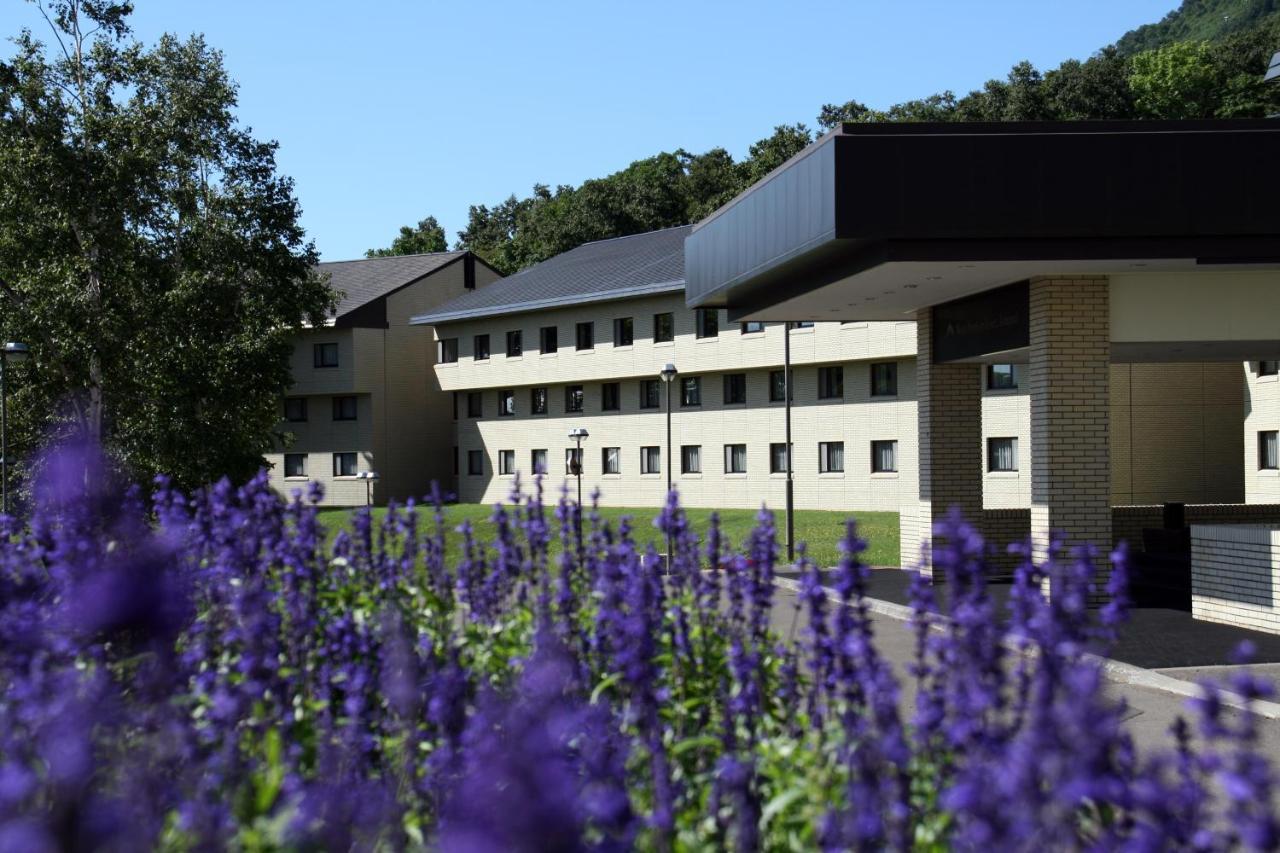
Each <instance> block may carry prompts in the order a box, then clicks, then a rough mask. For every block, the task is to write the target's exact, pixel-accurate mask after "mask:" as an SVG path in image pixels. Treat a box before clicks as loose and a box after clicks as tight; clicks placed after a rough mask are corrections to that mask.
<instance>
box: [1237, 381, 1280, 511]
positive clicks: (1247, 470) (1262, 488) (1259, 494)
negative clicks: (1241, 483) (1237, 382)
mask: <svg viewBox="0 0 1280 853" xmlns="http://www.w3.org/2000/svg"><path fill="white" fill-rule="evenodd" d="M1243 374H1244V382H1245V395H1246V402H1245V421H1244V435H1243V436H1242V437H1241V438H1242V440H1243V442H1244V478H1245V500H1246V501H1248V502H1249V503H1277V502H1280V471H1277V470H1274V469H1262V468H1259V467H1258V433H1259V432H1262V431H1264V430H1273V429H1274V430H1280V376H1274V375H1273V376H1259V375H1258V362H1256V361H1251V362H1247V363H1246V364H1245V365H1244V370H1243Z"/></svg>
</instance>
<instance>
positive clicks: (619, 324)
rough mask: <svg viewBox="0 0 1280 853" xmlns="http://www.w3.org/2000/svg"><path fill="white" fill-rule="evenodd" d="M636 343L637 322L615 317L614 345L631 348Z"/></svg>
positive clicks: (627, 318) (628, 318)
mask: <svg viewBox="0 0 1280 853" xmlns="http://www.w3.org/2000/svg"><path fill="white" fill-rule="evenodd" d="M635 342H636V326H635V321H634V320H633V319H632V318H630V317H615V318H614V320H613V345H614V346H615V347H629V346H633V345H634V344H635Z"/></svg>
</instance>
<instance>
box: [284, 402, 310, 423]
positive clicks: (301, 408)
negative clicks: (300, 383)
mask: <svg viewBox="0 0 1280 853" xmlns="http://www.w3.org/2000/svg"><path fill="white" fill-rule="evenodd" d="M284 419H285V420H286V421H292V422H293V423H301V422H302V421H305V420H306V419H307V398H306V397H285V398H284Z"/></svg>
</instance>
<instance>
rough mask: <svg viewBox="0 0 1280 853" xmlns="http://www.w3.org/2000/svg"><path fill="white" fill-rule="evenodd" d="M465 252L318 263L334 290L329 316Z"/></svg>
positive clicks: (376, 297)
mask: <svg viewBox="0 0 1280 853" xmlns="http://www.w3.org/2000/svg"><path fill="white" fill-rule="evenodd" d="M465 254H466V252H433V253H431V254H427V255H394V256H392V257H389V258H360V259H359V260H355V261H330V262H328V263H323V264H319V265H318V266H317V269H318V270H319V271H320V272H322V273H328V275H329V285H330V287H332V288H333V289H334V290H335V291H336V292H337V293H338V307H337V308H336V309H335V311H334V312H333V314H332V315H331V316H332V317H335V318H337V317H341V316H342V315H344V314H348V313H350V312H352V311H354V310H356V309H357V308H359V307H361V306H362V305H366V304H368V303H370V302H372V301H373V300H375V299H378V298H379V297H382V296H386V295H387V294H388V293H390V292H392V291H393V290H398V289H399V288H401V287H403V286H405V285H406V284H410V283H412V282H415V281H417V280H418V279H420V278H422V277H423V276H426V275H430V274H431V273H433V272H435V271H437V270H439V269H441V268H442V267H445V266H448V265H449V264H451V263H452V262H454V261H456V260H457V259H458V258H460V257H462V256H463V255H465Z"/></svg>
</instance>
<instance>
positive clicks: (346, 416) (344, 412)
mask: <svg viewBox="0 0 1280 853" xmlns="http://www.w3.org/2000/svg"><path fill="white" fill-rule="evenodd" d="M333 419H334V420H335V421H354V420H355V419H356V398H355V397H334V398H333Z"/></svg>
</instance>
